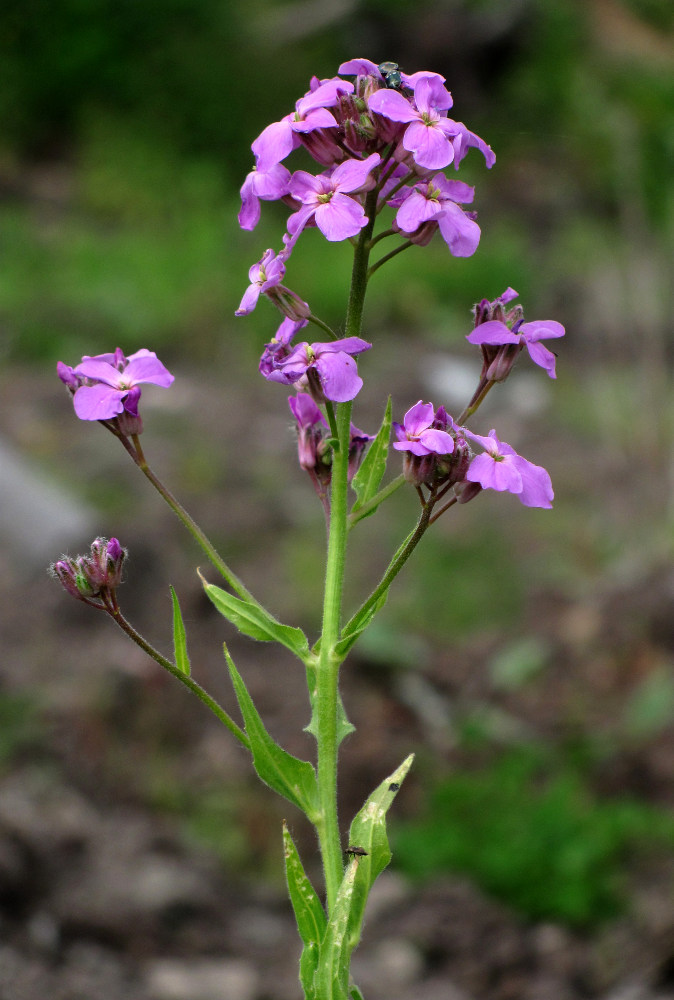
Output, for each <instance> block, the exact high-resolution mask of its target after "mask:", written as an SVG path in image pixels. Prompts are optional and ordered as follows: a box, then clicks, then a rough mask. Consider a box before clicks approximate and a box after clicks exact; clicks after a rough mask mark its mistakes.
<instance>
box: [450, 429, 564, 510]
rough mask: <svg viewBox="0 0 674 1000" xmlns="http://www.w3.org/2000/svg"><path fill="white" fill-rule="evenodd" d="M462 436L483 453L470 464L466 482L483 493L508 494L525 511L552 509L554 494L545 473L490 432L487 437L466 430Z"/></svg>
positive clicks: (494, 433)
mask: <svg viewBox="0 0 674 1000" xmlns="http://www.w3.org/2000/svg"><path fill="white" fill-rule="evenodd" d="M463 433H464V434H465V435H466V436H467V437H469V438H470V440H471V441H474V442H475V443H476V444H479V445H481V446H482V447H483V448H484V449H485V451H484V452H483V453H482V454H481V455H476V457H475V458H474V459H473V461H472V462H471V463H470V467H469V469H468V472H467V474H466V479H467V481H468V482H471V483H479V484H480V486H482V487H483V489H485V490H498V492H500V493H502V492H503V491H504V490H507V492H508V493H513V494H514V495H515V496H516V497H517V499H518V500H520V502H521V503H523V504H524V506H525V507H552V500H553V497H554V493H553V490H552V483H551V482H550V476H549V475H548V473H547V471H546V470H545V469H543V468H542V467H541V466H540V465H534V464H533V463H532V462H528V461H527V460H526V458H522V457H521V456H520V455H518V454H517V452H516V451H515V450H514V449H513V448H511V447H510V445H509V444H506V443H505V441H499V439H498V438H497V437H496V431H495V430H493V429H492V430H490V431H489V436H488V437H482V436H481V435H480V434H473V433H472V431H469V430H466V428H464V429H463Z"/></svg>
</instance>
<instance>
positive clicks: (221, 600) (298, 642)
mask: <svg viewBox="0 0 674 1000" xmlns="http://www.w3.org/2000/svg"><path fill="white" fill-rule="evenodd" d="M199 575H200V576H201V574H199ZM201 581H202V583H203V585H204V590H205V591H206V594H207V595H208V597H209V598H210V599H211V601H212V602H213V604H214V605H215V607H216V608H217V609H218V611H219V612H220V614H221V615H224V617H225V618H226V619H227V620H228V621H230V622H231V623H232V625H235V626H236V627H237V628H238V629H239V631H240V632H243V634H244V635H248V636H250V637H251V639H260V640H261V641H262V642H278V643H280V644H281V645H282V646H285V647H286V648H287V649H289V650H290V651H291V652H292V653H294V654H295V656H298V657H299V658H300V660H302V661H304V660H305V659H306V657H307V656H308V654H309V643H308V641H307V637H306V636H305V634H304V632H303V631H302V629H301V628H294V627H293V626H291V625H282V624H281V623H280V622H277V621H276V619H275V618H274V617H273V616H272V615H270V614H269V612H268V611H266V610H265V609H264V608H261V607H260V606H259V605H258V604H251V603H250V602H249V601H242V600H241V598H239V597H235V596H234V595H233V594H229V593H228V592H227V591H226V590H223V589H222V587H216V586H215V584H214V583H207V582H206V580H204V578H203V577H201Z"/></svg>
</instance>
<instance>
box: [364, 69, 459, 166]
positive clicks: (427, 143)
mask: <svg viewBox="0 0 674 1000" xmlns="http://www.w3.org/2000/svg"><path fill="white" fill-rule="evenodd" d="M441 79H442V78H440V77H438V76H437V74H428V73H421V74H418V75H417V76H416V80H415V85H414V104H412V103H411V102H410V101H409V100H408V99H407V98H406V97H404V96H403V95H402V94H401V93H399V92H398V91H397V90H388V89H382V90H378V91H376V93H374V94H372V96H371V97H370V99H369V102H368V106H369V109H370V111H374V112H376V113H377V114H379V115H383V117H384V118H389V119H390V120H391V121H394V122H401V123H405V124H407V128H406V129H405V133H404V135H403V140H402V142H403V146H404V148H405V149H406V150H407V151H408V152H410V153H412V156H413V158H414V161H415V163H418V164H419V166H420V167H426V168H428V169H429V170H440V169H442V167H446V166H448V165H449V164H450V163H451V162H452V160H453V159H454V147H453V145H452V143H451V142H450V138H453V137H454V136H455V135H457V134H458V133H459V131H460V129H459V127H458V126H457V123H456V122H454V121H452V120H451V118H447V109H448V108H451V106H452V98H451V95H450V94H449V92H448V91H447V90H445V88H444V86H443V85H442V83H441Z"/></svg>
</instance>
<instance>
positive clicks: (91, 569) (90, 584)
mask: <svg viewBox="0 0 674 1000" xmlns="http://www.w3.org/2000/svg"><path fill="white" fill-rule="evenodd" d="M126 554H127V553H126V549H123V548H122V546H121V545H120V544H119V541H118V540H117V539H116V538H111V539H110V540H109V541H108V539H107V538H96V539H94V541H93V542H92V543H91V554H90V555H87V556H77V558H75V559H73V558H72V556H63V557H62V558H61V559H58V560H57V561H56V562H55V563H52V564H51V566H50V567H49V572H50V573H51V575H52V576H53V577H54V578H55V579H56V580H58V581H59V583H60V584H61V585H62V586H63V588H64V589H65V590H67V591H68V593H69V594H70V595H71V597H76V598H77V599H78V600H80V601H84V602H85V603H86V604H92V605H94V606H95V607H98V608H103V607H106V608H108V609H114V607H115V602H116V598H115V596H114V591H115V590H116V589H117V587H118V586H119V585H120V583H121V582H122V569H123V564H124V560H125V559H126Z"/></svg>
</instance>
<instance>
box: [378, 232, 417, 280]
mask: <svg viewBox="0 0 674 1000" xmlns="http://www.w3.org/2000/svg"><path fill="white" fill-rule="evenodd" d="M411 246H414V244H413V243H412V240H406V241H405V242H404V243H401V244H400V246H399V247H396V248H395V250H391V252H390V253H387V254H384V256H383V257H381V258H380V259H379V260H378V261H377V262H376V263H375V264H373V265H372V267H371V268H370V270H369V271H368V272H367V276H368V278H371V277H372V275H373V274H374V272H375V271H378V270H379V268H380V267H381V266H382V264H385V263H386V262H387V261H389V260H392V259H393V258H394V257H397V256H398V254H399V253H402V252H403V250H407V248H408V247H411Z"/></svg>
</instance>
